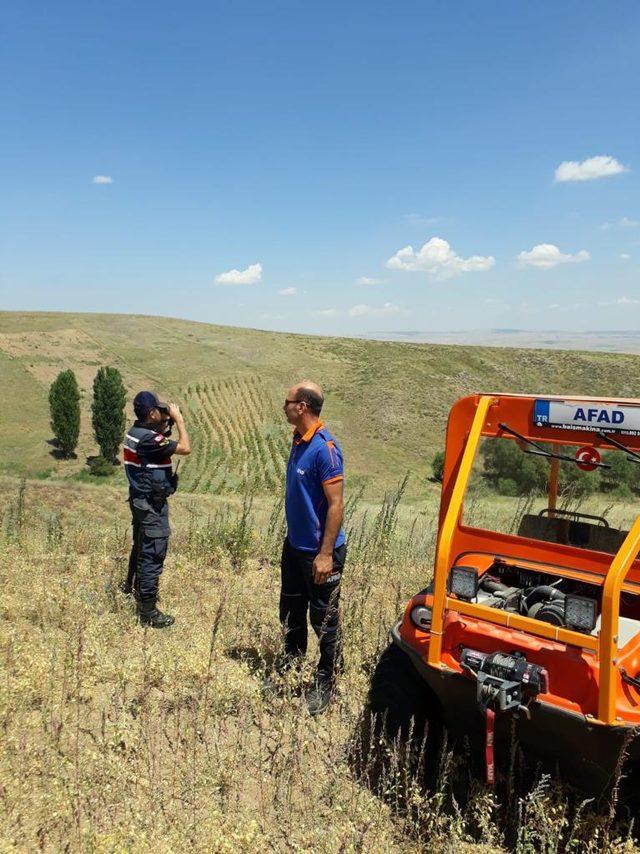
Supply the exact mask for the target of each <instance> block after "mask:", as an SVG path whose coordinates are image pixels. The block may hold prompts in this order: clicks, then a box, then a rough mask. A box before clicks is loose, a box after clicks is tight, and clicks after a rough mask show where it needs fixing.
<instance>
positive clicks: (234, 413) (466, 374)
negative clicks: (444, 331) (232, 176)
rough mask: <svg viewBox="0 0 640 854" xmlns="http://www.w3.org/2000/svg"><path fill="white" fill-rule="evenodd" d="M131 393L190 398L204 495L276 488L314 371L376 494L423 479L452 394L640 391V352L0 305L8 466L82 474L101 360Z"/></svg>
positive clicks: (3, 457) (355, 468)
mask: <svg viewBox="0 0 640 854" xmlns="http://www.w3.org/2000/svg"><path fill="white" fill-rule="evenodd" d="M107 364H108V365H114V366H115V367H117V368H118V369H119V370H120V371H121V373H122V375H123V378H124V381H125V384H126V386H127V389H128V391H129V392H131V394H134V393H135V392H136V391H137V390H139V389H140V388H145V387H150V388H153V389H155V390H157V391H158V392H160V393H162V394H163V395H166V396H167V397H170V398H173V399H175V400H176V401H177V402H179V403H180V404H181V405H182V406H183V407H184V408H185V412H186V414H187V418H188V420H189V424H190V426H191V428H192V430H193V433H194V438H195V446H196V449H195V452H194V453H193V454H192V456H191V457H190V458H189V459H188V460H187V461H186V463H185V464H184V467H183V475H184V477H183V483H184V485H185V486H187V487H188V488H190V489H192V490H195V491H210V492H219V493H226V492H238V491H241V490H243V489H244V488H245V486H246V485H247V484H251V485H253V486H255V487H256V488H258V489H261V490H265V491H268V490H269V489H270V488H271V487H272V486H273V484H274V483H276V482H277V480H278V478H279V477H280V474H281V472H282V468H283V465H284V460H285V459H286V454H287V450H288V435H289V430H288V427H287V425H286V424H285V423H284V419H283V417H282V415H281V411H280V409H281V401H282V400H283V398H284V394H285V391H286V389H287V388H288V387H289V386H290V385H291V384H292V383H293V382H295V381H296V380H298V379H301V378H304V377H310V378H313V379H315V380H317V381H318V382H320V383H321V384H322V385H323V387H324V389H325V395H326V399H327V402H326V406H325V412H324V413H323V415H324V418H325V420H326V422H327V424H328V425H329V426H330V427H331V429H332V430H333V431H334V432H335V434H336V435H337V436H338V437H339V439H340V441H341V442H342V444H343V446H344V449H345V455H346V458H347V460H348V472H349V482H350V484H351V486H354V485H359V484H362V485H364V486H365V487H366V488H367V492H370V491H372V492H373V491H377V490H378V489H380V488H382V487H384V486H386V485H388V484H390V483H393V482H396V481H397V479H398V477H399V476H401V475H402V474H404V472H405V471H407V470H410V471H411V472H413V473H414V474H415V475H417V477H414V478H413V484H414V485H413V491H414V494H415V492H416V490H417V491H420V490H422V489H424V484H425V479H426V478H427V477H428V476H429V474H430V461H431V458H432V456H433V453H434V451H435V450H436V449H438V448H439V447H441V445H442V441H443V437H444V431H445V428H446V419H447V414H448V411H449V408H450V406H451V404H452V402H453V401H454V400H455V399H456V398H458V397H459V396H461V395H464V394H467V393H470V392H474V391H480V390H484V391H505V390H511V391H520V392H539V393H547V394H551V393H581V394H593V395H598V394H612V393H613V394H620V395H624V396H629V397H633V396H636V395H637V394H639V393H640V357H638V356H635V355H624V354H603V353H598V354H594V353H588V352H567V351H562V352H558V351H550V350H517V349H508V348H497V347H493V348H489V347H465V346H452V345H433V344H404V343H393V342H383V341H365V340H361V339H345V338H328V337H319V336H318V337H315V336H303V335H293V334H283V333H272V332H261V331H257V330H250V329H238V328H231V327H223V326H214V325H210V324H205V323H197V322H192V321H186V320H175V319H169V318H159V317H143V316H137V315H115V314H114V315H106V314H95V315H92V314H63V313H13V312H1V313H0V371H1V374H2V379H3V383H2V385H3V393H4V406H3V412H2V444H1V446H0V472H5V473H13V474H24V475H28V476H33V475H40V476H45V475H49V474H55V475H63V476H66V475H68V474H73V473H74V472H77V471H78V470H80V469H81V468H82V467H83V466H84V463H85V459H86V457H87V456H88V455H90V454H93V453H95V450H96V449H95V444H94V441H93V438H92V436H91V426H90V413H89V407H90V401H91V384H92V381H93V377H94V375H95V373H96V371H97V369H98V367H99V366H101V365H107ZM65 368H72V369H73V370H74V371H75V372H76V375H77V377H78V381H79V383H80V386H81V389H82V394H83V411H84V417H83V427H82V433H81V440H80V445H79V449H78V450H79V453H78V459H77V460H76V461H70V462H61V461H58V460H56V459H55V457H54V456H52V447H51V445H50V444H48V443H47V441H48V440H50V438H51V431H50V428H49V417H48V404H47V394H48V388H49V385H50V383H51V381H52V380H53V378H54V377H55V376H56V374H57V373H58V372H59V371H60V370H62V369H65Z"/></svg>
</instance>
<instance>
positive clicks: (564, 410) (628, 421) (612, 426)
mask: <svg viewBox="0 0 640 854" xmlns="http://www.w3.org/2000/svg"><path fill="white" fill-rule="evenodd" d="M533 423H534V424H535V425H536V427H557V428H560V429H562V430H587V431H589V432H591V433H596V432H602V433H621V434H622V435H625V436H640V406H628V405H627V406H616V404H614V403H594V402H593V401H580V400H571V401H569V400H536V402H535V404H534V407H533Z"/></svg>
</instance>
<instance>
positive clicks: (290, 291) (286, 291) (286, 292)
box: [278, 288, 298, 297]
mask: <svg viewBox="0 0 640 854" xmlns="http://www.w3.org/2000/svg"><path fill="white" fill-rule="evenodd" d="M278 293H279V294H280V296H281V297H292V296H295V294H297V293H298V289H297V288H283V289H282V290H281V291H278Z"/></svg>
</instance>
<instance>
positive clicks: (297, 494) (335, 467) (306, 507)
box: [280, 381, 347, 715]
mask: <svg viewBox="0 0 640 854" xmlns="http://www.w3.org/2000/svg"><path fill="white" fill-rule="evenodd" d="M323 403H324V397H323V395H322V390H321V388H320V386H318V385H316V384H315V383H312V382H310V381H304V382H302V383H299V384H298V385H295V386H293V387H292V388H291V389H289V393H288V394H287V399H286V400H285V403H284V412H285V415H286V418H287V421H289V423H290V424H292V425H293V427H294V428H295V431H294V434H293V443H292V446H291V454H290V455H289V462H288V463H287V485H286V498H285V511H286V516H287V537H286V539H285V541H284V547H283V549H282V562H281V570H282V587H281V592H280V621H281V623H282V625H283V628H284V632H285V643H284V646H285V664H291V663H292V662H294V661H295V660H296V659H299V658H300V657H302V656H303V655H304V654H305V653H306V651H307V611H309V615H310V619H311V625H312V627H313V630H314V631H315V633H316V635H317V636H318V639H319V642H320V661H319V663H318V669H317V674H316V680H315V684H314V686H313V688H312V690H311V691H310V692H309V694H308V695H307V705H308V708H309V711H310V713H311V714H313V715H315V714H319V713H320V712H322V711H324V709H326V707H327V706H328V705H329V702H330V700H331V697H332V695H333V690H334V685H335V675H336V668H337V666H338V665H339V663H340V660H341V640H340V619H339V618H340V615H339V610H338V602H339V597H340V580H341V577H342V569H343V567H344V561H345V557H346V552H347V547H346V544H345V536H344V531H343V530H342V518H343V515H344V499H343V488H344V469H343V465H342V451H341V449H340V446H339V445H338V443H337V442H336V440H335V439H334V438H333V436H332V435H331V434H330V433H329V431H328V430H327V429H326V428H325V426H324V424H323V423H322V421H320V412H321V410H322V404H323Z"/></svg>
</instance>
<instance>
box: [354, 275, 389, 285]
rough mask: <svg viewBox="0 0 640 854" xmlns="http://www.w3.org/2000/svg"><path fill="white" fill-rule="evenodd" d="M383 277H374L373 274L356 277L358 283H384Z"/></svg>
mask: <svg viewBox="0 0 640 854" xmlns="http://www.w3.org/2000/svg"><path fill="white" fill-rule="evenodd" d="M382 284H383V281H382V279H374V278H373V277H372V276H360V278H359V279H356V285H382Z"/></svg>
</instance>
